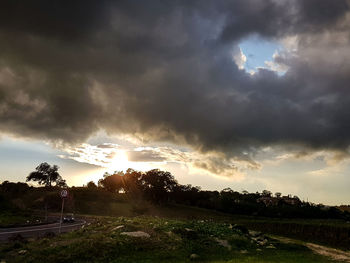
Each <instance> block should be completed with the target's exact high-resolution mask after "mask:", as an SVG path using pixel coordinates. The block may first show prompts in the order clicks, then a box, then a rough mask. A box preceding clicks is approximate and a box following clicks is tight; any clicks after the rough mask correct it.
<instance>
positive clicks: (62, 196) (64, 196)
mask: <svg viewBox="0 0 350 263" xmlns="http://www.w3.org/2000/svg"><path fill="white" fill-rule="evenodd" d="M60 196H61V198H62V208H61V219H60V228H59V231H58V233H60V234H61V227H62V220H63V209H64V199H65V198H67V196H68V190H67V189H63V190H62V191H61V193H60Z"/></svg>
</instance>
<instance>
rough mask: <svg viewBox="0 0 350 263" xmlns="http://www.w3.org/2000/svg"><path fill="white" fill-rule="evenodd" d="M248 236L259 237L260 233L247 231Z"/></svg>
mask: <svg viewBox="0 0 350 263" xmlns="http://www.w3.org/2000/svg"><path fill="white" fill-rule="evenodd" d="M249 235H250V236H252V237H259V236H261V235H262V233H261V232H258V231H252V230H249Z"/></svg>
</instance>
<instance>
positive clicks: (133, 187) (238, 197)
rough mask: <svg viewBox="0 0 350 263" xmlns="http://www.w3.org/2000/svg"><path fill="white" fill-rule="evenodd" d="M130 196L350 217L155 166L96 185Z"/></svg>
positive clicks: (255, 211) (233, 209) (238, 210)
mask: <svg viewBox="0 0 350 263" xmlns="http://www.w3.org/2000/svg"><path fill="white" fill-rule="evenodd" d="M87 187H88V188H101V189H104V190H106V191H109V192H111V193H115V194H123V195H127V196H128V197H129V198H130V199H133V198H143V199H145V200H147V201H150V202H152V203H154V204H157V205H164V204H169V203H176V204H183V205H190V206H197V207H201V208H207V209H214V210H218V211H222V212H226V213H233V214H244V215H254V216H269V217H288V218H338V219H341V218H343V219H344V218H350V216H349V215H350V214H349V213H347V212H342V211H340V210H339V209H337V208H336V207H327V206H324V205H322V204H318V205H316V204H313V203H309V202H304V201H301V200H300V199H299V198H298V197H297V196H291V195H287V196H282V194H281V193H279V192H277V193H275V195H272V193H271V192H270V191H268V190H264V191H263V192H262V193H259V192H256V193H248V192H247V191H243V192H241V193H240V192H238V191H234V190H232V189H231V188H225V189H223V190H221V191H208V190H201V188H200V187H198V186H192V185H182V184H179V183H178V182H177V180H176V179H175V178H174V176H173V175H172V174H171V173H169V172H166V171H161V170H158V169H153V170H150V171H147V172H141V171H136V170H133V169H128V170H127V171H126V172H122V171H121V172H116V173H113V174H109V173H105V174H104V175H103V178H101V179H100V180H99V181H98V184H97V185H95V183H94V182H89V183H88V184H87Z"/></svg>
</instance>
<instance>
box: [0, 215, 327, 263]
mask: <svg viewBox="0 0 350 263" xmlns="http://www.w3.org/2000/svg"><path fill="white" fill-rule="evenodd" d="M121 225H123V226H124V227H123V228H121V229H115V227H117V226H121ZM138 230H140V231H144V232H146V233H148V234H150V236H151V237H150V238H136V237H128V236H123V235H121V232H124V231H138ZM243 230H244V229H243ZM243 232H244V231H243ZM243 232H242V231H241V230H239V228H237V227H232V226H230V224H229V223H225V222H217V221H213V220H186V219H165V218H159V217H149V216H141V217H133V218H131V217H130V218H129V217H96V218H95V219H94V221H93V222H92V223H91V224H90V225H88V226H86V227H84V228H83V229H80V230H78V231H74V232H71V233H66V234H62V235H60V236H56V237H53V238H50V239H48V238H44V239H39V240H32V241H30V242H28V243H18V242H17V243H16V242H14V243H8V244H3V245H2V246H0V260H1V259H3V260H5V261H6V262H192V261H195V262H250V263H255V262H269V263H273V262H276V263H277V262H278V263H283V262H288V263H289V262H290V263H292V262H320V263H323V262H331V261H329V260H327V259H326V258H323V257H321V256H317V255H315V254H313V253H312V252H311V251H310V250H309V249H307V248H306V247H304V246H302V245H295V244H282V243H279V242H277V241H275V240H269V242H268V244H273V245H274V246H275V247H276V249H271V248H266V246H260V245H258V244H257V243H256V242H253V241H252V239H251V237H250V236H249V235H247V234H244V233H243ZM216 239H220V240H226V241H227V242H228V244H229V245H230V246H231V250H229V249H228V248H227V247H224V246H222V245H220V244H219V243H218V242H217V241H216ZM21 250H22V252H23V250H25V251H26V252H25V254H23V255H20V251H21ZM191 254H196V255H198V258H196V259H191V258H190V255H191Z"/></svg>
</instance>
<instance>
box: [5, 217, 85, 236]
mask: <svg viewBox="0 0 350 263" xmlns="http://www.w3.org/2000/svg"><path fill="white" fill-rule="evenodd" d="M85 224H86V221H85V220H84V221H83V222H82V223H79V224H73V225H67V226H62V228H67V227H73V226H82V225H85ZM58 228H60V227H59V226H56V227H47V228H37V229H28V230H18V231H11V232H1V233H0V235H8V234H16V233H26V232H35V231H44V230H49V229H58Z"/></svg>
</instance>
